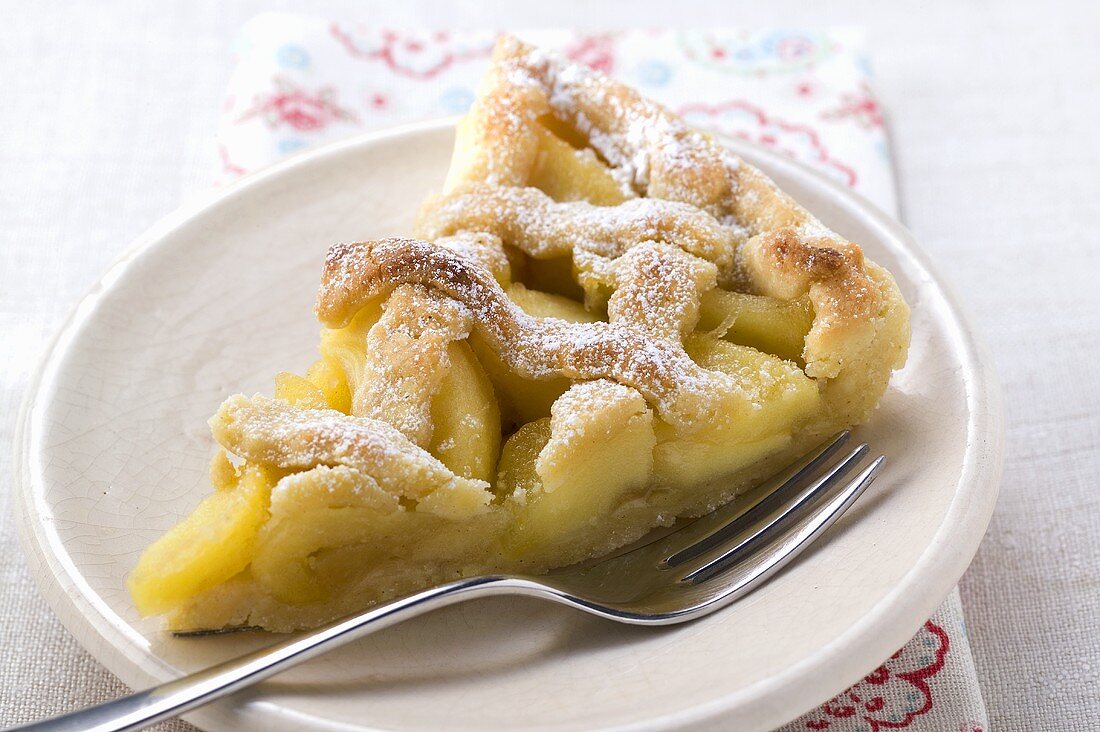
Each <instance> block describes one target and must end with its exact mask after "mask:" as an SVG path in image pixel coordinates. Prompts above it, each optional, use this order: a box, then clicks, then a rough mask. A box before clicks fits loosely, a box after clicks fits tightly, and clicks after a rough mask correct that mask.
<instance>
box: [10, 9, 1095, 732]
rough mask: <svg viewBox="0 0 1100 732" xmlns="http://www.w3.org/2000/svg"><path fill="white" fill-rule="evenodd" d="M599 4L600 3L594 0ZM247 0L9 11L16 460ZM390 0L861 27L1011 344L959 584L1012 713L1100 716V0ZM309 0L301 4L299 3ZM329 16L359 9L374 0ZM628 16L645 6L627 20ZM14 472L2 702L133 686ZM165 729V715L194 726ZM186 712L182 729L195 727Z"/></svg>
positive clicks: (641, 19) (518, 23) (1000, 347)
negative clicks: (66, 321)
mask: <svg viewBox="0 0 1100 732" xmlns="http://www.w3.org/2000/svg"><path fill="white" fill-rule="evenodd" d="M592 5H595V4H592ZM272 6H274V7H277V8H289V9H296V8H297V6H294V5H291V4H288V3H285V2H278V3H261V2H259V0H246V1H245V2H239V3H234V4H232V6H229V4H223V3H219V2H216V0H192V1H190V2H186V3H183V2H180V3H174V4H171V5H167V6H162V5H152V4H147V3H138V2H133V3H115V2H111V3H100V4H96V5H95V6H92V5H90V4H89V5H86V6H80V5H75V4H73V5H67V6H61V5H54V4H51V3H43V4H35V5H26V6H22V7H21V8H20V12H19V13H15V12H9V13H6V14H5V23H4V25H3V27H0V68H2V69H4V73H3V74H2V75H0V90H2V92H3V99H4V102H5V103H4V104H3V112H0V122H2V124H0V163H2V168H0V170H2V171H3V172H2V174H0V222H2V224H3V228H2V229H0V231H2V232H3V233H2V235H0V236H2V239H0V337H2V338H3V354H4V355H3V356H2V357H0V445H2V446H3V447H0V475H3V476H6V477H5V479H6V480H9V481H10V480H11V478H10V476H11V468H10V466H11V454H10V449H9V448H8V447H7V446H8V445H10V443H11V432H12V429H13V425H14V421H15V414H16V409H17V405H18V401H19V399H20V398H21V396H22V390H23V387H24V385H25V383H26V380H27V377H28V374H29V373H30V370H31V369H32V368H33V366H34V363H35V359H36V357H37V354H38V353H39V351H40V349H41V347H42V346H43V345H44V343H45V341H46V339H47V338H48V337H49V335H50V334H51V333H52V332H53V331H54V330H55V329H56V327H57V326H58V325H59V324H60V322H61V320H62V319H63V318H64V317H65V315H66V314H67V313H68V311H69V310H70V308H71V307H72V305H73V304H74V303H75V301H76V300H77V299H78V298H79V296H80V295H81V294H82V293H83V292H84V291H85V290H86V289H87V287H88V286H89V285H90V284H91V283H92V282H93V281H94V280H95V278H96V277H97V275H98V274H99V273H100V272H101V271H102V270H103V269H104V268H105V267H106V265H107V264H108V263H109V262H110V261H111V260H112V259H113V258H114V257H115V256H116V255H117V254H118V253H119V252H120V251H121V250H122V249H123V248H125V247H126V246H127V244H128V243H129V241H130V240H131V239H132V238H133V237H134V236H136V235H137V234H139V233H140V232H141V231H142V230H144V229H145V228H146V227H147V226H148V225H149V224H151V223H152V222H153V221H155V220H156V219H157V218H159V217H160V216H162V215H163V214H165V213H167V212H169V211H170V210H172V209H173V208H175V207H176V206H177V205H178V204H179V203H180V202H181V201H183V200H185V199H186V198H187V197H188V196H189V195H193V194H196V193H199V192H201V191H203V190H204V189H205V188H206V185H207V182H208V180H209V171H210V170H211V168H212V167H213V166H214V163H215V160H214V156H215V154H216V151H215V149H214V147H213V146H212V145H211V141H212V140H213V137H214V130H215V126H216V122H217V109H216V103H217V101H218V100H219V99H220V96H221V93H222V90H223V89H224V87H225V83H226V80H227V76H228V73H229V69H230V68H231V59H230V58H229V51H228V49H229V47H230V44H231V41H232V38H233V36H234V35H235V33H236V32H237V30H238V28H239V27H240V25H241V24H242V23H243V22H244V21H245V20H246V19H247V18H248V17H250V16H252V15H253V14H255V13H256V12H258V11H260V10H263V9H269V8H271V7H272ZM504 7H505V4H504V3H499V4H492V3H487V2H466V3H462V4H461V6H458V5H455V6H453V7H452V6H451V5H450V4H448V3H444V2H420V3H414V2H410V3H405V4H398V3H394V4H390V5H386V6H378V7H373V8H371V9H370V13H371V19H372V21H373V20H376V21H377V22H378V23H380V24H389V25H395V26H409V27H412V26H424V25H429V26H432V25H434V26H443V27H447V26H458V25H461V26H475V27H476V26H481V27H486V26H494V27H500V26H510V27H532V26H536V25H538V24H539V23H542V22H545V23H548V24H550V25H554V26H559V27H560V26H570V25H575V26H581V27H610V26H615V25H621V24H629V25H633V26H640V25H653V26H666V25H676V24H679V25H683V26H685V27H690V26H695V27H699V26H703V25H740V26H752V25H768V26H774V25H779V24H782V23H784V22H790V23H797V24H799V25H837V24H843V23H852V24H858V25H860V26H862V27H864V28H865V29H866V30H867V32H868V39H869V45H870V50H871V55H872V57H873V58H874V61H875V69H876V76H877V78H876V84H875V85H876V91H877V92H878V94H879V96H880V98H881V99H882V101H883V106H884V107H885V108H886V109H887V110H889V113H890V118H889V120H888V122H889V125H890V128H891V130H892V133H893V144H894V151H895V155H896V164H897V169H898V173H899V178H900V187H901V190H900V198H901V203H902V210H903V213H904V216H905V219H906V221H907V222H908V224H909V226H910V227H911V228H912V229H913V231H914V233H915V234H916V236H917V238H918V240H920V241H921V242H922V244H923V246H924V247H925V248H926V249H927V250H928V251H930V252H931V253H932V255H933V256H935V257H936V258H937V259H938V260H940V262H941V263H942V267H941V269H942V270H943V271H944V272H945V273H946V275H947V277H948V279H949V280H950V281H952V282H953V283H954V284H955V286H956V287H957V288H958V289H959V290H960V292H961V294H962V296H963V299H964V301H966V303H967V304H968V305H969V307H970V310H971V312H972V313H973V314H974V315H975V318H974V320H975V322H976V324H977V325H978V327H979V328H980V329H981V330H982V332H983V334H984V335H985V337H986V340H987V342H988V343H989V345H990V346H991V349H992V351H993V353H994V357H995V359H996V361H997V364H998V367H999V369H1000V372H1001V377H1002V380H1003V383H1004V390H1005V400H1006V404H1007V412H1008V419H1009V425H1008V449H1009V456H1008V459H1007V463H1006V470H1005V480H1004V486H1003V489H1002V498H1001V502H1000V504H999V506H998V509H997V513H996V514H995V516H994V519H993V523H992V526H991V528H990V532H989V535H988V536H987V538H986V541H985V543H984V544H983V546H982V549H981V550H980V552H979V554H978V557H977V559H976V560H975V562H974V565H973V566H972V567H971V569H970V571H969V572H968V573H967V575H966V576H965V577H964V579H963V582H962V595H963V604H964V607H965V609H966V614H967V621H968V624H969V632H970V638H971V642H972V645H973V650H974V654H975V656H976V661H977V665H978V673H979V678H980V680H981V682H982V688H983V692H984V694H985V701H986V704H987V707H988V711H989V715H990V718H991V727H992V729H995V730H1003V729H1013V730H1065V729H1088V728H1090V727H1092V726H1094V725H1095V724H1096V722H1095V720H1096V719H1098V718H1100V613H1098V612H1097V610H1096V608H1097V607H1100V492H1098V491H1097V489H1096V488H1095V486H1094V484H1095V482H1096V477H1095V476H1096V475H1097V474H1098V473H1100V453H1098V450H1097V444H1098V443H1100V413H1098V405H1100V386H1098V382H1097V381H1096V380H1095V379H1092V378H1090V377H1091V374H1090V373H1089V371H1088V369H1089V368H1090V367H1091V366H1092V364H1093V362H1094V361H1095V360H1096V358H1097V357H1098V356H1100V288H1097V287H1095V286H1094V285H1093V284H1092V282H1093V280H1094V279H1095V278H1096V277H1097V276H1098V275H1100V247H1098V246H1097V243H1098V242H1097V239H1100V233H1098V230H1097V228H1096V223H1095V222H1096V221H1097V220H1100V184H1098V180H1100V173H1098V170H1100V137H1098V136H1097V133H1096V129H1095V128H1096V122H1097V120H1100V93H1098V92H1097V90H1098V89H1100V46H1097V44H1096V42H1095V35H1096V28H1097V27H1098V26H1100V13H1098V11H1097V10H1096V9H1095V6H1094V5H1093V4H1091V3H1084V2H1081V3H1074V4H1050V3H1047V4H1044V5H1043V6H1042V7H1039V6H1037V5H1036V6H1032V5H1028V4H1023V3H1005V4H1001V5H998V6H996V11H994V10H992V9H990V8H986V7H985V6H973V7H972V6H961V7H956V4H954V3H948V2H929V3H922V5H921V10H920V11H919V12H913V13H910V14H907V15H905V16H904V17H903V15H902V13H901V12H900V10H899V9H897V8H896V7H894V6H891V5H889V4H886V3H874V2H840V3H831V4H829V6H828V7H827V8H826V7H825V6H824V5H822V6H820V7H819V6H816V5H810V4H805V5H803V4H800V3H796V2H793V0H773V1H772V2H770V3H767V4H757V5H755V6H750V5H744V6H739V7H737V8H736V9H734V8H733V7H732V6H731V7H730V8H729V9H728V10H727V11H725V12H724V13H723V12H720V11H719V10H717V9H716V6H714V5H713V4H709V3H708V4H702V3H700V4H698V5H691V4H686V3H660V2H642V1H641V0H638V1H636V2H633V3H631V5H630V11H629V13H624V11H623V8H622V7H616V6H614V5H612V4H610V3H607V4H601V5H598V6H595V7H589V3H585V2H583V0H571V1H569V2H566V1H564V0H563V1H561V2H558V3H556V4H555V5H554V6H553V7H552V8H545V9H543V10H544V12H541V13H537V14H536V13H535V12H534V8H533V7H532V8H531V9H525V8H513V9H510V10H507V11H505V10H502V8H504ZM297 9H300V8H297ZM310 9H311V10H313V11H314V12H323V13H325V14H328V15H343V16H350V15H354V14H356V13H360V14H362V13H364V12H365V10H364V9H363V8H361V7H359V4H358V3H354V2H350V1H349V2H330V3H323V4H322V6H321V7H320V8H318V7H317V6H316V5H314V6H311V7H310ZM627 16H628V17H627ZM8 493H9V492H3V493H0V496H2V498H0V581H2V585H0V586H2V587H3V589H2V590H0V618H2V620H0V647H2V648H3V650H4V653H3V654H0V724H7V723H13V722H16V721H24V720H28V719H31V718H34V717H37V716H41V715H45V714H51V713H56V712H60V711H63V710H67V709H71V708H74V707H76V706H79V705H83V704H88V703H92V702H95V701H100V700H104V699H107V698H110V697H112V696H115V695H118V694H121V693H123V692H124V688H123V687H122V686H121V685H120V684H119V683H118V682H117V681H116V680H115V679H114V678H113V677H111V676H110V674H108V673H107V672H106V671H104V670H103V669H102V668H100V667H99V666H98V664H96V663H95V662H94V661H93V660H92V659H91V658H90V657H89V656H88V655H87V654H86V653H85V652H84V651H83V650H81V649H80V648H79V647H78V646H76V645H75V643H74V642H73V641H72V639H71V638H69V636H68V634H67V633H66V632H65V631H64V630H63V629H62V628H61V626H60V625H59V624H58V622H57V621H56V620H55V619H54V618H53V617H52V615H51V613H50V612H49V610H48V609H47V608H46V607H45V605H44V603H43V602H42V601H41V600H40V599H39V597H38V595H37V591H36V590H35V589H34V585H33V581H32V580H31V578H30V577H29V576H28V575H27V571H26V568H25V564H24V562H23V560H22V557H21V554H20V551H19V549H18V548H17V546H16V542H15V538H14V529H13V527H12V521H11V519H10V514H11V511H10V507H9V506H7V503H8ZM176 724H178V723H174V724H173V725H166V727H171V726H175V725H176ZM181 726H182V725H181Z"/></svg>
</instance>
